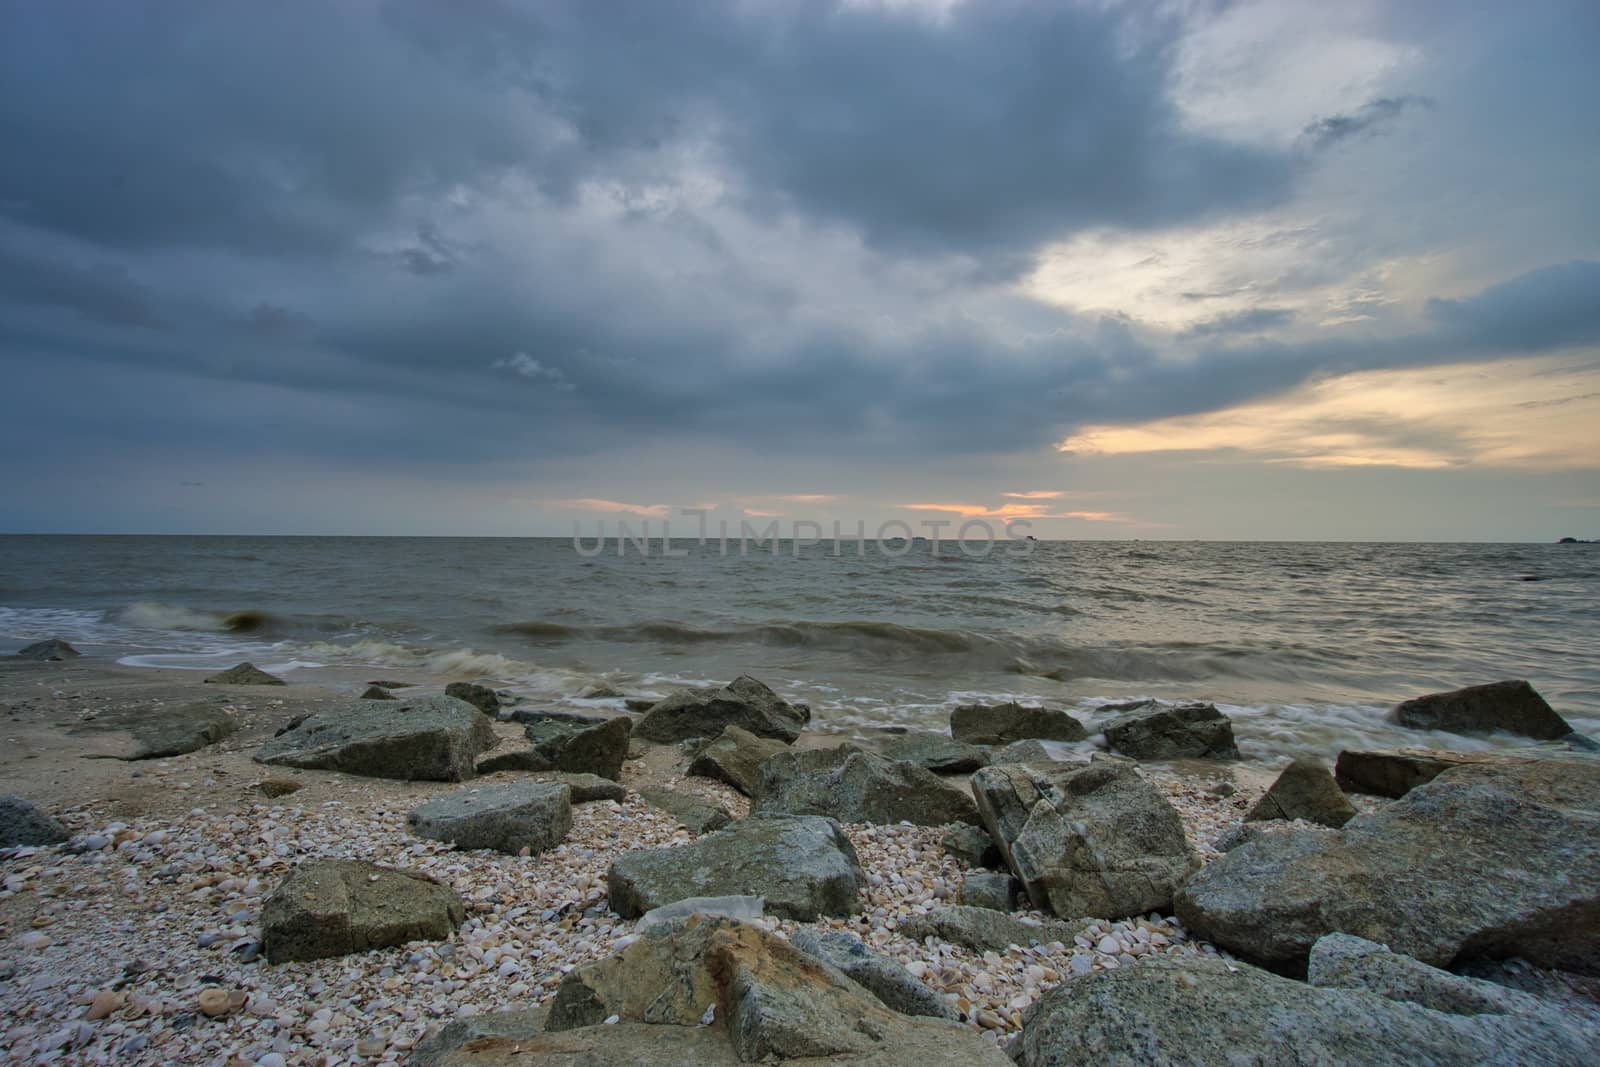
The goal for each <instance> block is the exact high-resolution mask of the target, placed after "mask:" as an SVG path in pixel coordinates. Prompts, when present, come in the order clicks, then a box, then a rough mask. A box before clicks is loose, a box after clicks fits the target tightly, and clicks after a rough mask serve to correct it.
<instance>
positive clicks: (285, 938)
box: [261, 712, 477, 963]
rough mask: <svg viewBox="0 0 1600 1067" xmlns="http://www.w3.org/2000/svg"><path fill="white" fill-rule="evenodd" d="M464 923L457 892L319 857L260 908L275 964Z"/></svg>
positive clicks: (439, 932) (437, 933) (441, 935)
mask: <svg viewBox="0 0 1600 1067" xmlns="http://www.w3.org/2000/svg"><path fill="white" fill-rule="evenodd" d="M473 714H474V715H476V714H477V712H473ZM465 917H466V906H465V905H464V904H463V903H462V901H461V898H460V897H458V896H456V894H455V891H454V890H452V889H450V888H449V887H448V886H444V885H440V884H439V883H437V882H435V881H433V880H432V879H431V878H429V877H427V876H426V875H423V874H417V873H414V872H412V871H401V870H395V869H393V868H390V867H379V866H377V865H376V864H371V863H364V862H361V861H360V860H342V859H315V860H309V861H307V862H306V863H304V864H302V865H301V866H300V867H299V868H298V869H296V870H295V871H294V872H293V873H291V874H290V875H289V876H288V877H287V878H285V879H284V880H283V882H282V883H280V884H279V886H278V888H277V889H276V890H274V891H273V893H272V895H271V896H269V897H268V898H267V900H266V902H265V903H264V904H263V905H262V907H261V944H262V950H263V951H264V952H265V954H266V957H267V959H268V960H270V961H271V962H273V963H287V962H289V961H291V960H320V959H326V958H327V957H330V956H346V955H349V954H350V953H352V952H366V951H368V950H370V949H376V948H391V947H393V946H395V945H404V944H406V943H407V942H409V941H443V940H444V939H445V938H447V937H449V936H450V934H451V932H452V931H454V930H455V928H456V927H458V926H460V925H461V922H462V920H463V919H464V918H465Z"/></svg>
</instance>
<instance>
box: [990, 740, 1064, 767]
mask: <svg viewBox="0 0 1600 1067" xmlns="http://www.w3.org/2000/svg"><path fill="white" fill-rule="evenodd" d="M1054 758H1055V757H1054V756H1052V755H1050V750H1049V749H1047V748H1045V747H1044V745H1042V744H1040V743H1039V742H1037V741H1034V740H1032V739H1029V740H1027V741H1013V742H1011V743H1010V744H1009V745H1006V746H1004V747H1003V748H997V749H995V750H994V751H993V752H992V753H990V754H989V762H990V763H1047V762H1049V761H1050V760H1052V759H1054Z"/></svg>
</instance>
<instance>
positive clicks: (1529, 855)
mask: <svg viewBox="0 0 1600 1067" xmlns="http://www.w3.org/2000/svg"><path fill="white" fill-rule="evenodd" d="M1175 906H1176V909H1177V914H1178V917H1179V918H1180V919H1182V920H1183V922H1184V924H1185V925H1187V926H1188V927H1189V929H1190V930H1191V931H1193V932H1195V933H1196V934H1198V935H1199V936H1201V937H1204V938H1206V939H1208V940H1211V941H1214V942H1216V943H1217V944H1219V945H1221V946H1223V947H1225V948H1229V949H1232V950H1233V951H1235V952H1237V953H1239V954H1240V955H1242V956H1245V957H1247V958H1250V959H1253V960H1256V961H1259V962H1262V963H1265V964H1267V965H1269V966H1275V967H1295V966H1298V965H1300V964H1302V963H1303V962H1304V961H1305V959H1306V957H1307V954H1308V953H1309V952H1310V950H1311V946H1312V945H1313V944H1314V943H1315V942H1316V940H1317V939H1318V938H1319V937H1321V936H1323V935H1324V934H1329V933H1335V932H1342V933H1352V934H1357V935H1359V936H1361V937H1366V938H1369V939H1371V940H1374V941H1381V942H1383V943H1385V944H1387V945H1389V946H1390V947H1391V948H1392V949H1394V950H1395V951H1396V952H1402V953H1405V954H1406V955H1408V956H1414V957H1416V958H1417V959H1419V960H1422V961H1423V962H1424V963H1429V964H1434V965H1438V966H1444V965H1447V964H1453V963H1456V962H1460V961H1465V960H1471V959H1474V958H1479V957H1501V956H1509V955H1516V956H1521V957H1523V958H1524V959H1527V960H1529V961H1531V962H1534V963H1537V964H1540V965H1542V966H1550V967H1560V968H1562V969H1565V970H1574V971H1581V972H1587V973H1600V765H1595V764H1593V763H1592V762H1589V761H1575V760H1541V761H1539V762H1537V763H1528V764H1517V765H1501V766H1496V765H1485V766H1464V767H1457V768H1454V769H1452V770H1449V771H1446V772H1444V773H1443V774H1441V775H1439V777H1437V778H1435V779H1434V780H1433V781H1432V782H1430V783H1428V784H1427V785H1423V786H1418V787H1417V788H1415V789H1413V790H1411V792H1409V793H1407V794H1406V795H1405V796H1403V797H1401V798H1400V799H1399V800H1396V801H1394V802H1393V803H1392V804H1390V805H1388V806H1387V807H1385V808H1383V809H1382V810H1380V811H1377V812H1374V813H1372V814H1370V815H1359V816H1357V817H1356V818H1354V819H1351V820H1350V821H1349V822H1348V823H1346V824H1345V826H1344V828H1343V829H1342V830H1337V831H1328V830H1306V831H1294V832H1289V833H1275V834H1264V835H1262V836H1260V837H1258V838H1256V839H1254V840H1251V841H1249V842H1247V843H1245V844H1243V845H1240V846H1239V847H1237V848H1235V849H1233V850H1232V851H1230V852H1228V853H1227V854H1226V855H1224V856H1222V857H1221V858H1219V859H1217V860H1215V861H1213V862H1212V863H1211V864H1209V865H1208V866H1207V867H1206V868H1205V869H1204V870H1202V871H1200V872H1199V873H1198V874H1196V875H1195V876H1194V877H1193V878H1192V879H1190V881H1189V882H1188V883H1187V884H1186V885H1185V886H1184V887H1183V888H1182V890H1181V891H1180V892H1179V893H1178V895H1177V898H1176V900H1175Z"/></svg>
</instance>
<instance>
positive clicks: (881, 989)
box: [790, 927, 961, 1021]
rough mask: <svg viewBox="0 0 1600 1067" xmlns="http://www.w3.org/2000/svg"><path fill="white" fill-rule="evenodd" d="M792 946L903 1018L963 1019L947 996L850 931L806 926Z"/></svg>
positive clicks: (792, 942) (794, 939)
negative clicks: (876, 950) (818, 961)
mask: <svg viewBox="0 0 1600 1067" xmlns="http://www.w3.org/2000/svg"><path fill="white" fill-rule="evenodd" d="M790 944H792V945H794V947H795V948H797V949H799V950H800V951H801V952H804V953H805V954H806V955H808V956H811V957H813V958H815V959H819V960H821V961H822V962H823V963H826V964H828V965H829V966H830V967H833V968H834V969H836V970H837V971H839V972H840V973H841V974H843V975H844V976H845V977H846V978H848V979H850V980H851V981H852V982H854V983H855V984H856V985H858V986H860V987H861V988H862V989H865V990H866V991H867V992H868V993H871V994H872V995H873V996H875V997H877V998H878V999H879V1000H880V1001H882V1002H883V1004H884V1006H885V1007H887V1008H890V1009H891V1010H893V1011H897V1012H899V1013H900V1014H901V1015H928V1016H932V1017H933V1018H935V1019H950V1020H952V1021H957V1020H959V1019H960V1018H961V1016H960V1013H959V1012H957V1011H956V1010H955V1009H954V1008H953V1007H951V1006H950V1004H949V1003H948V1002H946V1001H945V999H944V998H943V997H941V996H940V995H939V994H938V993H935V992H934V991H933V990H931V989H929V988H928V987H927V986H926V985H925V984H923V983H922V982H920V981H918V980H917V979H916V977H915V976H914V975H912V973H911V972H910V971H908V970H906V969H905V968H904V967H902V966H900V965H899V964H898V963H896V962H895V961H894V960H891V959H889V958H888V957H887V956H880V955H879V954H878V953H876V952H873V951H872V950H871V949H869V948H868V947H867V946H866V945H865V944H863V943H862V941H861V939H860V938H859V937H857V936H856V935H855V934H852V933H850V932H849V931H847V930H830V931H827V932H818V931H817V930H814V929H811V928H810V927H804V928H802V929H801V930H800V931H799V932H798V933H796V934H795V935H794V938H793V939H792V940H791V941H790Z"/></svg>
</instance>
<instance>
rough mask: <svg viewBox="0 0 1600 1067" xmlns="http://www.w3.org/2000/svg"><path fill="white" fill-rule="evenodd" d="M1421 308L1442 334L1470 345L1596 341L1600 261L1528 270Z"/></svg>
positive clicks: (1599, 336) (1525, 346)
mask: <svg viewBox="0 0 1600 1067" xmlns="http://www.w3.org/2000/svg"><path fill="white" fill-rule="evenodd" d="M1427 310H1428V316H1429V317H1430V318H1431V319H1433V320H1434V321H1435V322H1436V323H1438V324H1439V326H1440V328H1441V330H1443V331H1445V332H1446V333H1447V335H1449V336H1451V337H1456V338H1459V339H1460V340H1461V342H1462V343H1464V344H1467V345H1470V346H1472V347H1473V348H1475V349H1490V350H1493V349H1515V350H1518V351H1525V352H1526V351H1540V350H1543V349H1549V348H1560V347H1564V346H1567V345H1580V344H1596V343H1600V262H1594V261H1587V260H1575V261H1573V262H1571V263H1562V264H1559V265H1556V266H1551V267H1544V268H1542V269H1540V270H1533V271H1529V272H1528V273H1526V274H1522V275H1518V276H1517V277H1515V278H1512V279H1511V280H1510V281H1506V282H1502V283H1500V284H1499V285H1495V286H1491V287H1490V288H1488V289H1485V290H1484V291H1483V292H1481V293H1479V294H1478V295H1476V296H1472V297H1468V298H1466V299H1464V300H1441V299H1437V298H1436V299H1433V300H1429V301H1428V304H1427Z"/></svg>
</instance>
